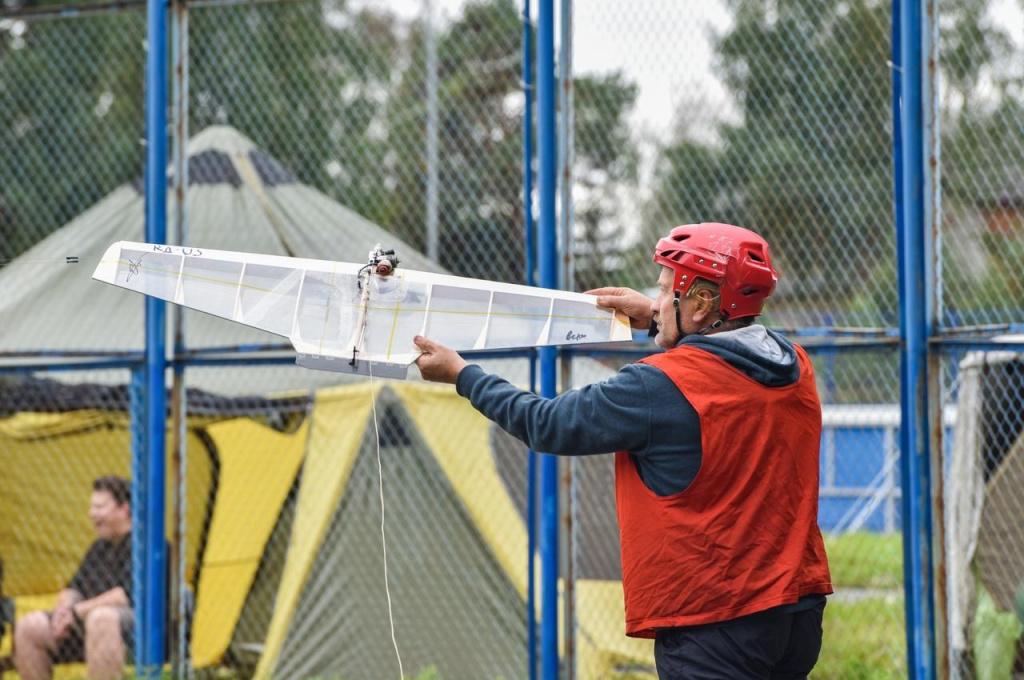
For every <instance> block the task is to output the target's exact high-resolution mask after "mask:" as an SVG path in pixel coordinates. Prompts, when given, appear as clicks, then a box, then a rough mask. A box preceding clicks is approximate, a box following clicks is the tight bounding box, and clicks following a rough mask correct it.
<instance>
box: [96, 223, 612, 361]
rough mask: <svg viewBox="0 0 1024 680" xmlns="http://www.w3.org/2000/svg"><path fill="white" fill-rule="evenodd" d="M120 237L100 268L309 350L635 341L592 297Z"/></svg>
mask: <svg viewBox="0 0 1024 680" xmlns="http://www.w3.org/2000/svg"><path fill="white" fill-rule="evenodd" d="M360 269H361V267H360V265H357V264H352V263H345V262H327V261H322V260H307V259H301V258H287V257H277V256H264V255H251V254H247V253H235V252H229V251H210V250H206V251H204V250H200V249H197V248H178V247H174V246H158V245H149V244H144V243H128V242H121V243H115V244H114V245H113V246H111V247H110V249H108V251H107V254H106V255H105V256H104V258H103V260H102V261H101V262H100V264H99V265H98V266H97V268H96V272H95V273H94V275H93V276H94V278H96V279H98V280H101V281H105V282H107V283H112V284H115V285H117V286H121V287H123V288H128V289H130V290H134V291H137V292H140V293H145V294H147V295H152V296H154V297H158V298H160V299H163V300H167V301H169V302H174V303H177V304H180V305H184V306H186V307H189V308H191V309H196V310H199V311H202V312H207V313H209V314H213V315H216V316H220V317H223V318H225V319H231V320H232V321H237V322H239V323H243V324H246V325H249V326H254V327H256V328H261V329H263V330H266V331H269V332H271V333H276V334H278V335H283V336H286V337H288V338H289V339H290V340H291V341H292V344H293V345H294V346H295V348H296V350H298V351H299V352H300V353H303V354H308V355H314V356H323V357H337V358H352V357H353V353H354V354H355V356H357V357H358V358H359V359H360V360H365V361H371V362H387V363H393V364H409V363H411V362H412V361H414V360H415V359H416V356H417V355H418V351H417V350H416V349H415V347H414V345H413V343H412V339H413V336H415V335H417V334H420V335H425V336H427V337H430V338H432V339H434V340H436V341H437V342H440V343H442V344H444V345H447V346H449V347H451V348H453V349H456V350H463V351H464V350H481V349H503V348H512V347H534V346H542V345H565V344H580V343H596V342H613V341H621V340H630V339H631V338H632V334H631V332H630V329H629V323H628V321H627V319H625V317H622V316H621V315H613V314H612V312H610V311H607V310H603V309H600V308H598V307H597V306H596V305H595V303H594V298H593V297H591V296H587V295H582V294H578V293H566V292H562V291H552V290H546V289H540V288H531V287H528V286H516V285H511V284H501V283H494V282H490V281H479V280H476V279H463V278H458V277H453V276H443V275H438V274H430V273H426V272H417V271H411V270H398V271H397V272H396V273H395V274H393V275H391V276H388V277H381V276H376V275H372V276H367V277H365V278H364V279H363V280H365V281H366V283H367V290H365V291H364V290H363V289H362V284H361V279H360V276H359V271H360Z"/></svg>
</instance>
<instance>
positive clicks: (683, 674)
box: [654, 603, 825, 680]
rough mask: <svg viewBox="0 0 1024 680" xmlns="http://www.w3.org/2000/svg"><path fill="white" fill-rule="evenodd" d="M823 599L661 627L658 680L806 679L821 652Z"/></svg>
mask: <svg viewBox="0 0 1024 680" xmlns="http://www.w3.org/2000/svg"><path fill="white" fill-rule="evenodd" d="M824 610H825V604H824V603H821V604H819V605H817V606H815V607H814V608H813V609H805V610H803V611H798V612H788V613H787V612H786V611H784V610H783V611H780V610H779V609H770V610H768V611H765V612H759V613H757V614H751V615H750V616H744V617H741V618H738V619H733V620H731V621H723V622H721V623H711V624H707V625H704V626H687V627H685V628H666V629H664V630H659V631H658V633H657V637H656V638H655V640H654V661H655V663H656V664H657V666H658V677H659V678H661V680H747V679H750V680H755V679H756V680H769V679H771V680H776V679H777V680H783V679H790V678H792V679H796V678H806V677H807V674H808V673H810V672H811V669H812V668H814V664H815V663H816V662H817V661H818V652H820V651H821V617H822V613H823V612H824Z"/></svg>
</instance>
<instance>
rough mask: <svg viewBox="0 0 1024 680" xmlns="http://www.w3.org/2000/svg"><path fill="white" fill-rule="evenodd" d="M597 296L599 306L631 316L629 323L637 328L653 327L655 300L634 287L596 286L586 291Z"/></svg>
mask: <svg viewBox="0 0 1024 680" xmlns="http://www.w3.org/2000/svg"><path fill="white" fill-rule="evenodd" d="M586 293H587V295H596V296H597V306H598V307H604V308H605V309H614V310H616V311H618V312H622V313H623V314H625V315H626V316H628V317H629V325H630V326H632V327H633V328H636V329H637V330H647V329H648V328H650V327H651V306H652V305H653V304H654V300H652V299H651V298H649V297H647V296H646V295H644V294H643V293H640V292H638V291H635V290H633V289H632V288H595V289H594V290H588V291H586Z"/></svg>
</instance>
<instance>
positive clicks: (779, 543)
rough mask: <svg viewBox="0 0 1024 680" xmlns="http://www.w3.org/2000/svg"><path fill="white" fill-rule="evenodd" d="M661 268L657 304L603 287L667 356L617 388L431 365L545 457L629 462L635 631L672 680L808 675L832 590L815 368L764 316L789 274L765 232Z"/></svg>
mask: <svg viewBox="0 0 1024 680" xmlns="http://www.w3.org/2000/svg"><path fill="white" fill-rule="evenodd" d="M654 261H655V262H656V263H657V264H658V265H660V272H659V274H660V275H659V277H658V297H657V299H656V300H651V299H650V298H648V297H647V296H645V295H643V294H641V293H639V292H637V291H634V290H631V289H628V288H600V289H597V290H593V291H590V293H591V294H594V295H596V296H597V297H598V299H597V303H598V305H599V306H600V307H604V308H609V309H613V310H616V311H618V312H621V313H623V314H625V315H626V316H628V317H629V319H630V322H631V325H632V326H633V328H637V329H644V328H650V330H651V332H652V333H654V332H656V333H657V335H656V338H655V342H656V343H657V345H658V346H659V347H661V348H662V349H664V350H665V352H663V353H658V354H653V355H651V356H649V357H647V358H645V359H642V360H641V361H639V362H637V363H635V364H630V365H628V366H626V367H624V368H623V369H622V370H621V371H619V372H618V373H617V374H616V375H615V376H613V377H611V378H609V379H607V380H605V381H603V382H601V383H596V384H593V385H588V386H586V387H583V388H581V389H578V390H572V391H570V392H566V393H565V394H562V395H560V396H559V397H557V398H555V399H544V398H541V397H538V396H536V395H534V394H532V393H530V392H525V391H523V390H520V389H518V388H516V387H514V386H513V385H511V384H509V383H508V382H507V381H505V380H503V379H501V378H500V377H498V376H496V375H489V374H487V373H485V372H484V371H483V369H481V368H480V367H479V366H477V365H473V364H469V363H467V362H466V361H465V360H464V359H463V358H462V357H461V356H459V355H458V354H457V353H456V352H455V351H453V350H451V349H448V348H447V347H445V346H443V345H441V344H438V343H436V342H434V341H432V340H429V339H427V338H424V337H419V336H417V337H416V339H415V343H416V346H417V348H418V349H419V350H420V351H421V352H422V355H421V356H420V357H419V359H418V360H417V365H418V366H419V369H420V372H421V374H422V375H423V377H424V379H426V380H432V381H437V382H448V383H454V384H455V385H456V386H457V389H458V392H459V394H461V395H462V396H464V397H466V398H467V399H469V400H470V401H471V402H472V404H473V406H474V407H476V408H477V409H478V410H479V411H480V412H481V413H483V414H484V415H485V416H487V417H488V418H490V419H491V420H493V421H495V422H496V423H497V424H498V425H500V426H501V427H502V428H503V429H505V430H506V431H508V432H510V433H511V434H513V435H514V436H516V437H518V438H519V439H521V440H522V441H524V442H525V443H526V444H528V445H529V446H530V447H531V448H533V449H535V450H538V451H545V452H549V453H554V454H559V455H586V454H595V453H604V452H611V451H614V452H616V453H615V472H616V482H615V486H616V489H615V491H616V503H617V509H618V516H619V530H620V539H621V548H622V571H623V574H622V576H623V578H622V580H623V589H624V594H625V609H626V634H627V635H630V636H634V637H645V638H654V640H655V646H654V652H655V661H656V663H657V667H658V674H659V676H660V677H661V678H666V679H668V678H672V679H676V678H697V677H699V678H712V677H713V678H803V677H806V676H807V675H808V673H810V671H811V669H812V668H813V667H814V664H815V663H816V661H817V658H818V653H819V651H820V648H821V637H822V633H821V621H822V613H823V611H824V607H825V595H828V594H830V593H831V592H832V584H831V579H830V576H829V569H828V562H827V558H826V556H825V549H824V545H823V542H822V538H821V532H820V530H819V529H818V523H817V513H818V452H819V446H820V437H821V406H820V403H819V400H818V395H817V389H816V387H815V381H814V371H813V367H812V365H811V362H810V359H809V358H808V356H807V354H806V352H805V351H804V350H803V349H802V348H800V347H799V346H797V345H795V344H793V343H791V342H789V341H788V340H786V339H785V338H783V337H782V336H781V335H779V334H777V333H775V332H773V331H771V330H768V329H767V328H765V327H764V326H763V325H760V324H757V323H755V321H756V317H757V315H758V314H760V313H761V308H762V306H763V303H764V300H765V298H767V297H768V296H769V295H770V294H771V293H772V291H773V290H774V288H775V283H776V280H777V275H776V272H775V269H774V268H773V267H772V264H771V258H770V255H769V249H768V244H767V243H766V242H765V240H764V239H763V238H761V237H760V236H759V235H758V234H756V233H754V232H752V231H750V230H748V229H743V228H741V227H735V226H731V225H726V224H716V223H708V224H692V225H684V226H680V227H676V228H675V229H673V230H672V231H671V232H670V233H669V234H668V235H667V236H666V237H664V238H662V239H661V240H660V241H659V242H658V244H657V247H656V248H655V251H654Z"/></svg>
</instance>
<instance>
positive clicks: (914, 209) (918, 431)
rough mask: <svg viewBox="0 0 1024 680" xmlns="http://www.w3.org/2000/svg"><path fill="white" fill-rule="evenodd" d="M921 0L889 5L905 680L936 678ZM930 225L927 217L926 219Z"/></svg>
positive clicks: (924, 18)
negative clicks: (895, 95)
mask: <svg viewBox="0 0 1024 680" xmlns="http://www.w3.org/2000/svg"><path fill="white" fill-rule="evenodd" d="M927 2H928V0H899V1H898V2H896V3H894V4H893V28H894V30H893V63H894V65H895V67H894V68H895V69H896V71H897V74H896V76H897V78H894V80H897V79H898V82H899V101H898V102H896V108H895V111H894V120H895V121H896V127H897V129H898V133H897V135H895V139H896V141H898V142H899V146H898V147H897V148H896V149H895V154H894V167H895V168H896V169H897V170H899V172H900V174H899V176H898V177H896V179H895V187H896V192H897V206H898V210H897V213H896V230H897V239H898V244H899V245H898V247H897V251H898V254H899V258H900V261H899V269H900V273H899V306H900V336H901V339H902V343H901V344H900V416H901V420H900V423H901V426H900V451H901V456H900V472H901V485H902V492H903V498H902V511H903V573H904V599H905V607H906V635H907V670H908V673H909V675H910V677H912V678H922V679H929V680H930V679H931V678H934V677H935V617H934V601H933V595H934V593H935V579H934V572H933V564H932V512H931V509H932V508H931V503H932V500H931V441H930V437H931V433H930V427H929V403H928V396H929V390H928V363H929V354H928V339H929V337H931V335H932V330H933V321H934V319H933V313H932V304H931V300H932V271H931V263H932V261H933V239H932V235H931V230H930V224H929V221H928V219H927V218H928V217H929V215H928V212H927V211H928V209H929V208H928V200H929V188H930V185H929V181H930V176H929V174H928V173H929V171H930V169H929V167H928V163H927V162H926V157H925V153H926V152H925V149H926V143H927V141H928V140H929V139H930V132H931V130H930V128H929V121H930V120H931V119H930V117H929V116H926V113H925V106H926V105H927V103H928V102H927V93H928V88H927V74H926V73H925V68H926V58H925V55H929V53H930V45H931V27H932V21H933V19H934V17H931V16H929V13H927V12H923V11H922V9H923V7H924V5H925V3H927ZM932 217H934V216H932Z"/></svg>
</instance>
